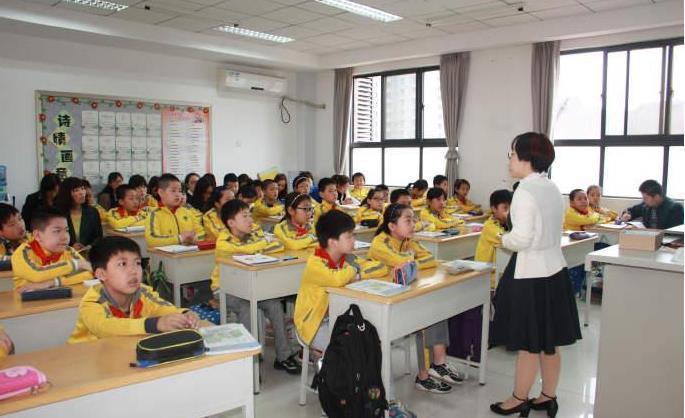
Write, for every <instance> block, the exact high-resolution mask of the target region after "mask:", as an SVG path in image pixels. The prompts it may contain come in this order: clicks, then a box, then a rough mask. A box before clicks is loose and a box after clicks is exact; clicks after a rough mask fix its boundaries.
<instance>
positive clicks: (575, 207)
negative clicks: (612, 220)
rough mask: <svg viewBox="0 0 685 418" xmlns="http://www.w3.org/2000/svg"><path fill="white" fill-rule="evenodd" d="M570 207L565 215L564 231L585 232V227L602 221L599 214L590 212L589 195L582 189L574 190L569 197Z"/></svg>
mask: <svg viewBox="0 0 685 418" xmlns="http://www.w3.org/2000/svg"><path fill="white" fill-rule="evenodd" d="M568 200H569V207H568V209H566V213H565V214H564V230H566V231H584V230H585V227H587V226H590V225H595V224H596V223H598V222H599V221H600V216H599V214H598V213H595V212H592V211H590V207H589V204H588V200H587V195H586V194H585V192H584V191H583V190H581V189H573V190H571V193H569V195H568Z"/></svg>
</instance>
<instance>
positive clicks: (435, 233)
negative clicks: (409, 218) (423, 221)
mask: <svg viewBox="0 0 685 418" xmlns="http://www.w3.org/2000/svg"><path fill="white" fill-rule="evenodd" d="M446 235H447V234H446V233H444V232H441V231H421V232H417V233H415V234H414V236H415V237H425V238H435V237H444V236H446Z"/></svg>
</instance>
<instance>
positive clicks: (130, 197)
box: [107, 184, 147, 229]
mask: <svg viewBox="0 0 685 418" xmlns="http://www.w3.org/2000/svg"><path fill="white" fill-rule="evenodd" d="M114 194H116V197H117V206H116V207H114V208H112V209H110V210H109V212H108V213H107V222H108V223H109V226H110V227H112V229H120V228H127V227H129V226H145V220H146V219H147V212H146V211H143V210H140V209H139V206H140V200H139V195H138V191H137V190H136V189H134V188H133V187H131V186H129V185H128V184H122V185H120V186H119V187H117V191H116V192H114Z"/></svg>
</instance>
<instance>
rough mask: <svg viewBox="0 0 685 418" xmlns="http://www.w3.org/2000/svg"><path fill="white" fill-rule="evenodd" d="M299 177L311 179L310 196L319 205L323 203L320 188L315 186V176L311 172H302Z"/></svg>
mask: <svg viewBox="0 0 685 418" xmlns="http://www.w3.org/2000/svg"><path fill="white" fill-rule="evenodd" d="M299 176H304V177H307V178H308V179H309V195H310V196H311V197H312V199H314V201H316V202H317V203H321V196H320V195H319V188H318V186H315V185H314V175H313V174H312V172H311V171H300V174H298V177H299Z"/></svg>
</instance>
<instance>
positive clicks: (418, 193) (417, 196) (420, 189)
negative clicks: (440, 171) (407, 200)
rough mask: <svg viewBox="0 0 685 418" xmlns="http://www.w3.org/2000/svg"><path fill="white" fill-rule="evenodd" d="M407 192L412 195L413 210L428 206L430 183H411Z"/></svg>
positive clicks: (422, 181) (419, 181)
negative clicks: (427, 197) (427, 193)
mask: <svg viewBox="0 0 685 418" xmlns="http://www.w3.org/2000/svg"><path fill="white" fill-rule="evenodd" d="M407 190H409V193H411V206H412V207H413V208H422V207H424V206H426V198H425V194H426V191H427V190H428V182H427V181H426V180H423V179H420V180H416V182H414V183H409V184H408V185H407Z"/></svg>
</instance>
